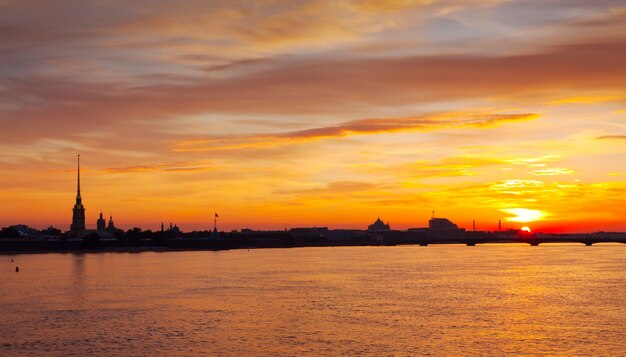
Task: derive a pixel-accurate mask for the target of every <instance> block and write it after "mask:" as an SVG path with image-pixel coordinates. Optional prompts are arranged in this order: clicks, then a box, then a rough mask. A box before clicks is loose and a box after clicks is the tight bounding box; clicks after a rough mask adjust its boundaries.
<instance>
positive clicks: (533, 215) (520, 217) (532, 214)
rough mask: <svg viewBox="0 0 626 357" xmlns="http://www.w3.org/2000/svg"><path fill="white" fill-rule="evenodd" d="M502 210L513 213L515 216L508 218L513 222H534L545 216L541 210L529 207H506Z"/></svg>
mask: <svg viewBox="0 0 626 357" xmlns="http://www.w3.org/2000/svg"><path fill="white" fill-rule="evenodd" d="M501 211H502V212H506V213H508V214H511V215H513V217H507V218H506V220H507V221H511V222H522V223H526V222H534V221H539V220H541V219H542V218H543V217H544V216H545V213H544V212H542V211H540V210H535V209H528V208H506V209H503V210H501Z"/></svg>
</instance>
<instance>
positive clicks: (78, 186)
mask: <svg viewBox="0 0 626 357" xmlns="http://www.w3.org/2000/svg"><path fill="white" fill-rule="evenodd" d="M76 199H77V200H80V154H78V181H77V182H76Z"/></svg>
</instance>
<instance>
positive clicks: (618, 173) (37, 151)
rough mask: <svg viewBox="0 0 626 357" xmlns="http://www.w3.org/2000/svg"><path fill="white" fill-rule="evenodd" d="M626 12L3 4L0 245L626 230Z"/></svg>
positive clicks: (493, 6) (472, 2)
mask: <svg viewBox="0 0 626 357" xmlns="http://www.w3.org/2000/svg"><path fill="white" fill-rule="evenodd" d="M625 24H626V4H625V3H624V2H623V1H621V0H620V1H606V0H597V1H586V0H572V1H550V0H542V1H535V0H524V1H505V0H484V1H481V0H465V1H464V0H461V1H445V0H441V1H439V0H430V1H429V0H417V1H412V0H387V1H383V0H346V1H333V0H309V1H300V0H263V1H261V0H256V1H254V0H251V1H238V0H230V1H210V0H202V1H200V0H198V1H194V0H184V1H182V0H179V1H160V0H150V1H148V0H136V1H132V2H129V1H115V0H112V1H86V0H55V1H30V0H0V152H1V153H2V154H1V155H0V226H8V225H11V224H18V223H22V224H28V225H30V226H33V227H36V228H44V227H47V226H49V225H54V226H56V227H59V228H61V229H64V230H67V229H69V225H70V223H71V208H72V206H73V204H74V200H75V190H76V157H77V154H78V153H80V155H81V185H82V198H83V203H84V205H85V207H86V217H87V228H95V223H96V219H97V218H98V214H99V213H100V212H103V214H104V215H105V216H109V215H113V219H114V221H115V223H116V225H117V226H118V227H121V228H124V229H129V228H132V227H135V226H138V227H142V228H144V229H157V228H158V227H160V225H161V222H165V224H166V225H167V224H169V222H173V223H175V224H177V225H178V226H180V228H181V229H182V230H184V231H190V230H201V229H212V227H213V217H214V213H215V212H217V213H218V214H219V219H218V228H219V229H221V230H232V229H241V228H254V229H285V228H292V227H305V226H327V227H330V228H361V229H365V228H366V227H367V225H368V224H370V223H372V222H373V221H374V220H375V219H376V218H377V217H380V218H381V219H383V220H384V221H388V222H389V223H390V225H391V227H392V228H395V229H405V228H411V227H424V226H427V225H428V219H429V218H430V217H431V216H432V214H433V211H434V214H435V215H436V216H437V217H446V218H449V219H450V220H452V221H453V222H455V223H457V224H458V225H459V226H461V227H465V228H471V226H472V221H475V222H476V229H480V230H495V229H497V226H498V221H499V220H501V221H502V226H503V228H515V229H519V228H521V227H522V226H529V227H530V228H531V229H532V230H533V231H535V232H536V231H543V232H581V231H598V230H602V231H624V230H626V219H625V218H626V25H625Z"/></svg>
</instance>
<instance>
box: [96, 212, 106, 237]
mask: <svg viewBox="0 0 626 357" xmlns="http://www.w3.org/2000/svg"><path fill="white" fill-rule="evenodd" d="M106 224H107V223H106V220H105V219H104V217H102V212H100V218H98V221H97V222H96V227H97V229H98V232H103V231H105V230H106Z"/></svg>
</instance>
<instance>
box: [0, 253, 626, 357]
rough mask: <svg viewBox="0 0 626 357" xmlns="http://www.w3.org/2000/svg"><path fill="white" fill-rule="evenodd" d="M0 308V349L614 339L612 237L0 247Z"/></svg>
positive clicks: (36, 352)
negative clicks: (38, 249) (596, 240)
mask: <svg viewBox="0 0 626 357" xmlns="http://www.w3.org/2000/svg"><path fill="white" fill-rule="evenodd" d="M11 259H13V260H14V262H11ZM16 265H17V266H19V267H20V271H19V272H15V266H16ZM0 314H1V316H0V355H2V356H24V355H27V356H42V355H55V356H61V355H62V356H84V355H103V356H111V355H124V356H127V355H133V356H175V355H180V356H189V355H226V356H241V355H254V356H258V355H315V356H318V355H377V356H379V355H390V354H396V355H435V356H441V355H453V356H458V355H472V356H475V355H510V354H521V355H626V245H623V244H598V245H594V246H591V247H586V246H583V245H579V244H552V245H551V244H546V245H541V246H539V247H530V246H528V245H514V244H492V245H478V246H476V247H467V246H462V245H431V246H428V247H419V246H397V247H335V248H331V247H324V248H293V249H252V250H245V249H244V250H231V251H191V252H162V253H157V252H143V253H87V254H69V253H67V254H56V253H55V254H20V255H0Z"/></svg>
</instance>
